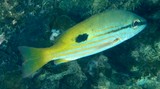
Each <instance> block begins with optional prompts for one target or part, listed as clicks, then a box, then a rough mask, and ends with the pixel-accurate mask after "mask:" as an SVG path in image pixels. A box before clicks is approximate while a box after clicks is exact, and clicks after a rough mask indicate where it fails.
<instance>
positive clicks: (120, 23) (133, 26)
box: [113, 11, 147, 42]
mask: <svg viewBox="0 0 160 89" xmlns="http://www.w3.org/2000/svg"><path fill="white" fill-rule="evenodd" d="M119 13H120V14H119V16H117V17H115V18H117V23H116V24H117V28H116V29H114V30H113V31H114V32H115V34H116V35H117V38H118V39H121V40H120V41H121V42H122V41H125V40H127V39H129V38H132V37H133V36H135V35H137V34H138V33H139V32H141V31H142V30H143V29H144V28H145V27H146V25H147V22H146V20H145V19H144V18H142V17H140V16H138V15H136V14H134V13H132V12H128V11H120V12H119Z"/></svg>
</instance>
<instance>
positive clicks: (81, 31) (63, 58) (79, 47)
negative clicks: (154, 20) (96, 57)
mask: <svg viewBox="0 0 160 89" xmlns="http://www.w3.org/2000/svg"><path fill="white" fill-rule="evenodd" d="M145 27H146V20H145V19H143V18H142V17H140V16H138V15H136V14H134V13H131V12H128V11H123V10H107V11H105V12H102V13H99V14H96V15H93V16H91V17H90V18H88V19H86V20H84V21H82V22H80V23H79V24H77V25H75V26H73V27H71V28H70V29H68V30H67V31H66V32H64V34H62V35H61V36H60V38H59V39H58V40H57V42H56V44H55V45H53V46H51V47H47V48H33V47H26V46H21V47H19V50H20V52H21V54H22V56H23V58H24V59H25V62H24V63H23V65H22V67H23V76H24V77H28V76H29V75H31V74H33V73H34V72H35V71H37V70H38V69H40V68H41V67H42V66H43V65H45V64H46V63H48V62H49V61H52V60H53V61H54V63H55V64H61V63H65V62H69V61H73V60H76V59H80V58H82V57H86V56H90V55H93V54H96V53H99V52H102V51H104V50H106V49H109V48H112V47H114V46H116V45H118V44H120V43H122V42H124V41H125V40H127V39H130V38H132V37H133V36H135V35H136V34H138V33H139V32H141V31H142V30H143V29H144V28H145Z"/></svg>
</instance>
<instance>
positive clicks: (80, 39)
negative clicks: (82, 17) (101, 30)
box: [75, 33, 88, 43]
mask: <svg viewBox="0 0 160 89" xmlns="http://www.w3.org/2000/svg"><path fill="white" fill-rule="evenodd" d="M87 38H88V34H87V33H84V34H80V35H78V36H77V37H76V39H75V41H76V42H77V43H81V42H83V41H86V40H87Z"/></svg>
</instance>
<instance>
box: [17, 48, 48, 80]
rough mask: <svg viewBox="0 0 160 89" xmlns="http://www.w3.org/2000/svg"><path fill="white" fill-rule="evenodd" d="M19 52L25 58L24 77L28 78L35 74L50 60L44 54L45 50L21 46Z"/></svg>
mask: <svg viewBox="0 0 160 89" xmlns="http://www.w3.org/2000/svg"><path fill="white" fill-rule="evenodd" d="M19 50H20V52H21V54H22V56H23V58H24V63H23V65H22V67H23V77H28V76H29V75H31V74H33V73H34V72H35V71H37V70H38V69H40V68H41V67H42V66H43V65H45V64H46V63H47V62H48V60H49V59H47V58H46V56H45V54H44V52H45V50H44V49H41V48H32V47H25V46H21V47H19Z"/></svg>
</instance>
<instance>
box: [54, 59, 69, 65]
mask: <svg viewBox="0 0 160 89" xmlns="http://www.w3.org/2000/svg"><path fill="white" fill-rule="evenodd" d="M69 61H71V60H67V59H57V60H54V64H56V65H59V64H62V63H66V62H69Z"/></svg>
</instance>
